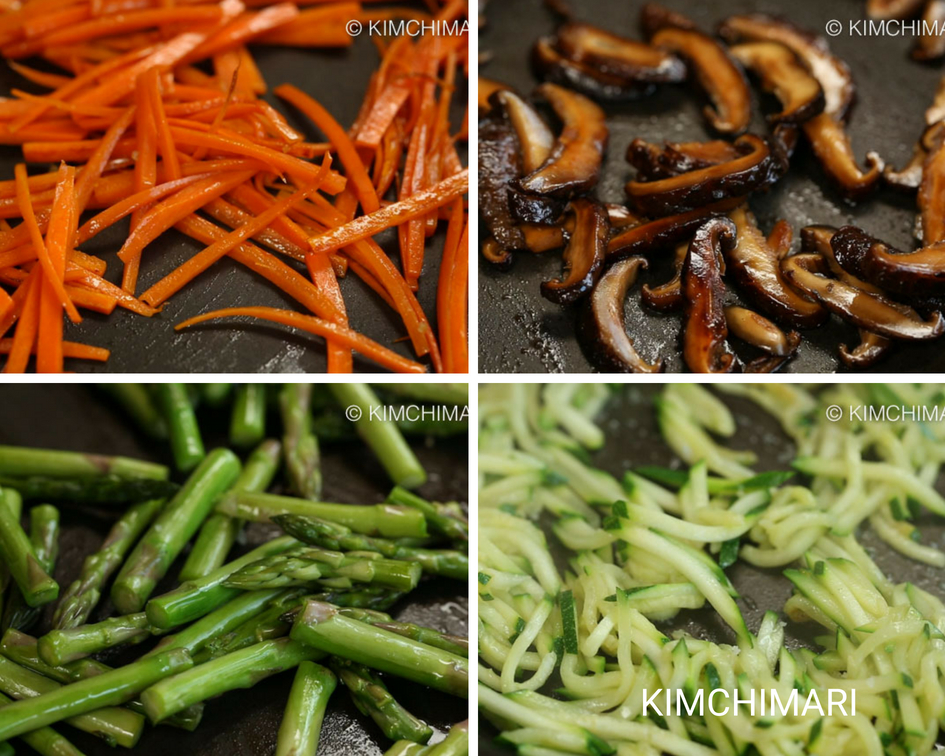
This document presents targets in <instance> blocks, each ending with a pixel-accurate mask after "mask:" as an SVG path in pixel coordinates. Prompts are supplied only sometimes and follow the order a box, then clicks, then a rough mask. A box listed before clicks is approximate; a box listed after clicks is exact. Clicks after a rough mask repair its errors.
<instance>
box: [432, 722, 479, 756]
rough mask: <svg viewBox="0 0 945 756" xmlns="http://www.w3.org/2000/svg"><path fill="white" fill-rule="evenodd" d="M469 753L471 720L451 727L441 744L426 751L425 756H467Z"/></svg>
mask: <svg viewBox="0 0 945 756" xmlns="http://www.w3.org/2000/svg"><path fill="white" fill-rule="evenodd" d="M468 753H469V720H466V721H465V722H460V723H459V724H457V725H453V726H452V727H450V731H449V732H448V733H447V734H446V737H445V738H443V740H441V741H440V742H439V743H436V744H435V745H432V746H430V748H429V749H427V750H426V751H424V756H467V754H468Z"/></svg>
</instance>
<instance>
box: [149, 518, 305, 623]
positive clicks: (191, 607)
mask: <svg viewBox="0 0 945 756" xmlns="http://www.w3.org/2000/svg"><path fill="white" fill-rule="evenodd" d="M299 545H300V544H299V542H298V541H296V540H295V539H294V538H291V537H289V536H284V537H282V538H276V539H274V540H272V541H269V542H268V543H264V544H263V545H262V546H259V547H257V548H255V549H253V550H252V551H250V552H249V553H247V554H244V555H243V556H241V557H240V558H239V559H234V560H233V561H232V562H227V563H226V564H224V565H223V566H222V567H219V568H217V569H216V570H214V571H213V572H211V573H210V574H209V575H206V576H204V577H202V578H198V579H197V580H189V581H187V582H186V583H184V584H183V585H181V586H180V587H179V588H176V589H175V590H173V591H171V592H170V593H165V594H164V595H163V596H158V597H157V598H153V599H151V600H150V601H149V602H148V605H147V609H146V611H147V614H148V619H149V620H150V622H151V624H152V625H154V626H155V627H158V628H170V627H177V626H178V625H183V624H186V623H187V622H193V621H194V620H196V619H199V618H200V617H203V616H204V615H206V614H209V613H210V612H212V611H213V610H214V609H216V608H217V607H219V606H222V605H223V604H225V603H226V602H227V601H230V600H231V599H233V598H235V597H236V596H238V595H239V590H238V589H236V588H230V587H227V586H226V585H224V582H225V581H226V579H227V578H228V577H229V576H230V575H232V574H233V573H234V572H236V571H237V570H240V569H242V568H243V567H244V566H246V565H247V564H252V563H253V562H255V561H257V560H259V559H262V558H264V557H268V556H273V555H275V554H280V553H282V552H283V551H287V550H289V549H292V548H296V547H298V546H299Z"/></svg>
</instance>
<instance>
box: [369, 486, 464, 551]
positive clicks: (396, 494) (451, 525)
mask: <svg viewBox="0 0 945 756" xmlns="http://www.w3.org/2000/svg"><path fill="white" fill-rule="evenodd" d="M387 503H388V504H394V505H396V506H399V507H410V508H412V509H416V510H417V511H419V512H422V513H423V516H424V517H425V518H426V521H427V524H429V526H430V530H432V531H433V532H434V533H438V534H440V535H442V536H445V537H447V538H449V539H450V540H451V541H458V542H461V543H465V542H467V541H469V525H468V523H467V522H466V520H465V518H462V519H460V518H458V517H455V516H449V515H446V514H444V513H443V512H442V511H441V510H440V508H438V507H437V506H436V505H435V504H433V503H432V502H429V501H427V500H426V499H422V498H421V497H419V496H417V495H416V494H415V493H411V492H410V491H407V490H406V489H404V488H401V487H400V486H395V487H394V488H393V489H391V492H390V494H388V496H387Z"/></svg>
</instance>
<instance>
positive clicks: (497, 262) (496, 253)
mask: <svg viewBox="0 0 945 756" xmlns="http://www.w3.org/2000/svg"><path fill="white" fill-rule="evenodd" d="M482 256H483V257H484V258H486V260H488V261H489V262H490V263H492V264H493V265H494V266H495V267H497V268H498V269H499V270H508V269H509V268H510V267H511V266H512V253H511V252H509V250H507V249H504V248H503V247H502V246H501V245H500V244H499V243H498V242H497V241H496V240H495V239H493V238H492V237H491V236H490V237H489V238H488V239H486V240H485V241H484V242H483V243H482Z"/></svg>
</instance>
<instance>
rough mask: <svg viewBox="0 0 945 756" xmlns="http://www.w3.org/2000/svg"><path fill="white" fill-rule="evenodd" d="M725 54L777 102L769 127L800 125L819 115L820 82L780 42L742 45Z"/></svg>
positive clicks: (820, 111) (821, 107)
mask: <svg viewBox="0 0 945 756" xmlns="http://www.w3.org/2000/svg"><path fill="white" fill-rule="evenodd" d="M729 52H730V53H731V54H732V56H733V57H734V58H735V60H737V61H738V62H739V63H741V64H742V65H743V66H745V68H748V69H750V70H751V71H752V72H754V74H755V75H756V76H757V77H758V79H759V80H760V81H761V86H762V87H763V88H764V90H765V92H770V93H772V94H774V96H775V97H777V98H778V100H779V101H780V103H781V112H780V113H774V114H772V115H769V116H768V121H769V122H770V123H803V122H804V121H806V120H808V119H809V118H812V117H814V116H815V115H818V114H819V113H822V112H823V110H824V104H825V102H826V100H825V99H824V90H823V89H822V88H821V86H820V82H819V81H817V79H815V78H814V77H813V76H812V75H811V73H810V72H809V71H808V70H807V67H806V66H805V65H804V64H803V63H801V61H800V60H798V58H797V56H796V55H795V54H794V53H793V52H792V51H791V50H790V49H789V48H787V47H785V46H784V45H782V44H781V43H780V42H744V43H742V44H740V45H735V46H734V47H732V48H730V49H729Z"/></svg>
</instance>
